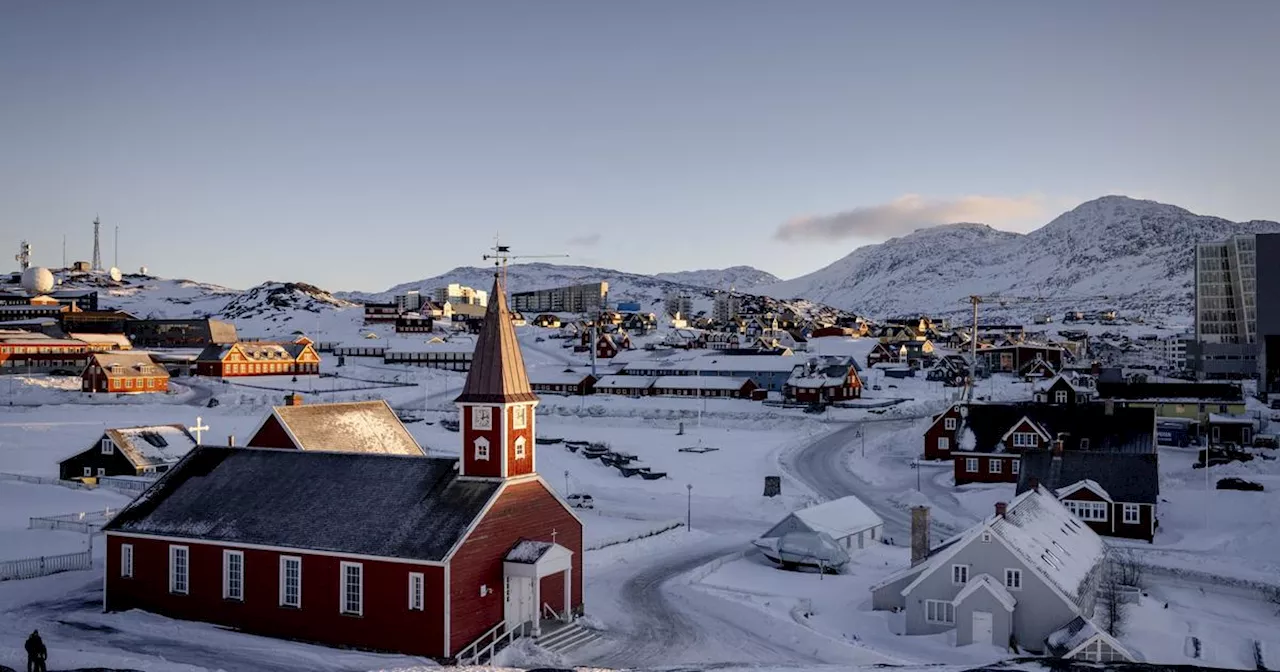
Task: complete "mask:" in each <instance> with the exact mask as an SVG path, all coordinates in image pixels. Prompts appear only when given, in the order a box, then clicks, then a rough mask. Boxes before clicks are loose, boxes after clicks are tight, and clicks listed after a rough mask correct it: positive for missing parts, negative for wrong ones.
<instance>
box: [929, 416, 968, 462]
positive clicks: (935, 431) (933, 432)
mask: <svg viewBox="0 0 1280 672" xmlns="http://www.w3.org/2000/svg"><path fill="white" fill-rule="evenodd" d="M946 418H952V419H954V420H955V421H956V427H959V426H960V420H961V418H960V410H959V408H958V407H956V406H952V407H951V408H948V409H947V410H946V411H943V413H942V415H941V416H940V417H939V418H937V420H936V421H935V422H934V423H933V424H932V425H930V426H929V429H927V430H925V433H924V459H926V460H949V459H951V453H952V452H953V451H955V450H956V430H954V429H947V421H946ZM940 438H945V439H947V441H948V445H949V446H950V447H949V448H948V449H947V450H945V451H943V450H938V439H940Z"/></svg>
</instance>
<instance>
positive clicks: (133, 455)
mask: <svg viewBox="0 0 1280 672" xmlns="http://www.w3.org/2000/svg"><path fill="white" fill-rule="evenodd" d="M106 434H107V437H108V438H110V439H111V442H112V443H114V444H116V447H117V448H119V449H120V452H122V453H124V456H125V457H126V458H128V459H129V462H131V463H132V464H133V466H135V467H151V466H155V465H159V464H173V463H175V462H177V461H178V460H180V459H182V457H183V456H184V455H186V454H187V453H188V452H190V451H191V449H192V448H195V447H196V440H195V439H194V438H192V436H191V435H190V434H188V433H187V428H186V427H184V426H182V425H153V426H149V427H121V428H119V429H108V430H107V431H106Z"/></svg>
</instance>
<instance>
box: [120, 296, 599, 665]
mask: <svg viewBox="0 0 1280 672" xmlns="http://www.w3.org/2000/svg"><path fill="white" fill-rule="evenodd" d="M490 297H492V298H491V299H490V303H489V306H488V310H487V314H486V319H485V321H484V327H483V329H482V330H481V332H480V337H479V339H478V341H477V344H476V351H475V360H474V365H473V366H472V368H471V370H470V372H469V373H468V376H467V381H466V383H465V385H464V386H463V389H462V394H461V395H460V396H459V397H458V398H457V400H456V401H457V404H458V407H459V416H460V424H461V432H460V436H461V439H462V458H461V459H457V458H433V457H422V456H405V455H387V454H371V453H367V452H366V453H357V452H327V451H311V450H279V449H261V448H231V447H212V446H201V447H198V448H196V449H195V450H194V451H192V452H191V453H190V454H189V455H188V457H187V458H185V459H184V460H183V461H182V462H180V463H179V464H178V465H177V466H176V467H174V468H173V469H172V470H170V471H169V473H168V474H166V475H165V476H164V477H162V478H161V480H160V481H159V482H158V483H157V484H156V485H155V486H154V487H153V489H152V490H150V491H149V494H148V496H147V497H145V498H142V499H139V500H136V501H135V502H134V503H132V504H130V505H129V506H128V507H126V508H125V509H124V510H123V511H121V513H120V514H119V515H118V516H116V517H115V518H114V519H113V520H112V521H111V522H110V523H108V524H107V525H106V526H105V528H104V531H105V534H106V538H107V541H106V544H107V568H106V582H105V583H106V587H105V591H104V602H105V607H106V609H107V610H108V611H119V610H125V609H145V610H148V611H153V612H156V613H161V614H165V615H168V616H172V617H175V618H185V619H192V620H201V621H208V622H212V623H217V624H220V625H224V626H228V627H232V628H236V629H239V630H243V631H246V632H252V633H256V634H261V635H267V636H274V637H285V638H290V639H299V640H307V641H314V642H319V643H324V644H331V645H335V646H347V647H356V648H362V649H372V650H380V651H395V652H400V653H406V654H411V655H423V656H431V657H435V658H440V659H444V660H459V661H460V662H465V663H473V662H475V661H476V659H477V658H478V657H479V658H483V656H477V654H482V653H484V651H485V650H486V648H487V647H488V645H489V644H491V643H492V642H494V641H496V640H498V639H501V638H503V637H504V636H506V635H507V634H508V633H514V634H517V635H520V634H523V635H530V636H533V637H535V638H537V637H539V636H541V634H542V629H543V628H544V627H548V626H553V625H554V626H556V627H560V624H561V622H563V621H570V620H572V619H573V617H574V615H576V614H579V613H581V611H582V604H583V602H582V585H583V581H582V522H581V521H580V520H579V519H578V518H577V517H576V516H575V515H574V513H573V511H572V509H571V508H570V507H569V506H568V504H567V503H566V502H565V501H564V500H563V499H561V498H560V497H559V496H558V495H557V494H556V493H555V491H554V490H552V488H551V487H550V486H549V485H548V484H547V483H546V481H544V480H543V479H542V478H541V477H540V476H539V475H538V474H537V469H536V461H537V452H536V451H537V447H536V444H535V442H534V440H533V439H534V435H535V429H536V419H535V410H536V407H537V404H538V398H537V396H535V395H534V393H533V391H532V390H531V389H530V387H529V381H528V378H527V376H526V373H525V367H524V360H523V358H522V356H521V354H520V349H519V345H518V344H517V342H516V337H515V331H514V329H513V328H512V325H511V321H510V319H509V318H508V313H507V306H506V299H505V294H504V292H503V288H502V286H501V284H500V283H499V282H498V280H497V279H496V278H495V281H494V288H493V291H492V292H491V294H490ZM334 440H335V441H337V440H339V439H337V438H335V439H334ZM334 448H335V450H337V449H341V446H335V447H334ZM544 605H545V607H544ZM547 608H549V609H550V611H554V612H555V614H554V617H552V615H551V614H550V612H549V611H547ZM567 627H575V628H576V627H578V626H577V625H576V624H574V625H570V626H567Z"/></svg>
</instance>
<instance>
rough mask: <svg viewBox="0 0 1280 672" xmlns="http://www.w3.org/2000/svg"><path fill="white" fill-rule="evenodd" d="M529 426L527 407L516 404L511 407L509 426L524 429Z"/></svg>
mask: <svg viewBox="0 0 1280 672" xmlns="http://www.w3.org/2000/svg"><path fill="white" fill-rule="evenodd" d="M528 426H529V407H528V406H525V405H524V404H517V405H515V406H513V407H512V408H511V428H512V429H524V428H526V427H528Z"/></svg>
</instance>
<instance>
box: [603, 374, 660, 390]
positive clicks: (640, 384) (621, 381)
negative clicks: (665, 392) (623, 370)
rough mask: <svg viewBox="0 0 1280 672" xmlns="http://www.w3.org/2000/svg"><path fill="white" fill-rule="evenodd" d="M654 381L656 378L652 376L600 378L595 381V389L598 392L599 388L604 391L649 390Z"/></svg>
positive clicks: (610, 376)
mask: <svg viewBox="0 0 1280 672" xmlns="http://www.w3.org/2000/svg"><path fill="white" fill-rule="evenodd" d="M656 380H657V378H654V377H652V376H626V375H609V376H601V377H600V380H597V381H596V389H597V390H598V389H600V388H606V389H607V388H623V389H635V388H649V387H652V386H653V383H654V381H656Z"/></svg>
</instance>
